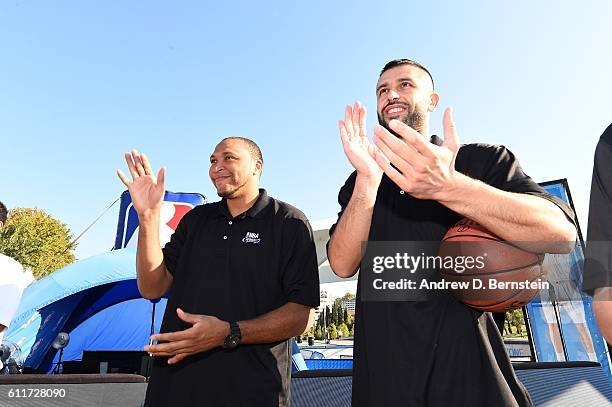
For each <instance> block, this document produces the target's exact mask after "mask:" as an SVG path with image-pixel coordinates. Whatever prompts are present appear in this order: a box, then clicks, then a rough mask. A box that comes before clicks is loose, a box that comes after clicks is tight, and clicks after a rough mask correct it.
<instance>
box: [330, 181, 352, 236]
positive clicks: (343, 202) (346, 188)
mask: <svg viewBox="0 0 612 407" xmlns="http://www.w3.org/2000/svg"><path fill="white" fill-rule="evenodd" d="M356 178H357V171H353V173H352V174H351V175H349V177H348V178H347V180H346V182H345V183H344V185H343V186H342V188H340V192H338V203H339V204H340V212H338V219H337V220H336V223H334V224H333V225H332V226H331V227H330V228H329V236H330V237H331V235H333V234H334V230H336V226H337V225H338V221H340V218H341V217H342V214H343V213H344V210H345V209H346V206H347V205H348V203H349V201H350V200H351V196H353V190H354V189H355V179H356ZM327 245H328V246H329V241H327Z"/></svg>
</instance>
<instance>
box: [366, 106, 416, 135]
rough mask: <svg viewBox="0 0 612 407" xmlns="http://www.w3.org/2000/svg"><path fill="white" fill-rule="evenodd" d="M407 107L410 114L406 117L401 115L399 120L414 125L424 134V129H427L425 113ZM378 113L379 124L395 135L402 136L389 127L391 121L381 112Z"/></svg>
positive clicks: (413, 126)
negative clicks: (386, 119)
mask: <svg viewBox="0 0 612 407" xmlns="http://www.w3.org/2000/svg"><path fill="white" fill-rule="evenodd" d="M407 108H408V110H409V112H408V115H407V116H406V117H404V118H402V117H400V118H399V119H398V120H400V121H401V122H402V123H404V124H405V125H407V126H410V127H412V128H413V129H414V130H416V131H418V132H419V133H421V134H423V130H424V129H425V115H424V114H422V113H421V112H419V111H418V110H417V109H410V108H409V107H407ZM377 115H378V124H380V125H381V126H383V127H384V128H385V129H387V130H389V132H390V133H391V134H393V135H395V136H396V137H400V136H399V134H397V133H396V132H395V131H393V130H392V129H391V128H390V127H389V122H387V121H385V119H384V118H383V116H382V115H381V114H380V113H377Z"/></svg>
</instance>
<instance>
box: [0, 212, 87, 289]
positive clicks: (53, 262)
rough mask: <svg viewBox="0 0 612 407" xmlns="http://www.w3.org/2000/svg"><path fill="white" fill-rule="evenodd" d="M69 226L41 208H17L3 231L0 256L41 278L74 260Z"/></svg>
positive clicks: (0, 238)
mask: <svg viewBox="0 0 612 407" xmlns="http://www.w3.org/2000/svg"><path fill="white" fill-rule="evenodd" d="M71 241H72V233H71V232H70V229H68V226H66V225H65V224H63V223H61V222H60V221H59V220H57V219H55V218H53V217H52V216H51V215H48V214H46V213H45V212H44V211H42V210H41V209H36V208H34V209H32V208H15V209H13V210H11V211H10V213H9V217H8V219H7V221H6V225H5V226H4V228H3V229H2V230H0V253H4V254H5V255H7V256H10V257H12V258H14V259H15V260H17V261H18V262H19V263H21V264H22V265H23V267H24V268H25V269H27V268H30V269H32V274H34V277H36V278H37V279H40V278H42V277H44V276H46V275H49V274H51V273H53V272H54V271H55V270H57V269H60V268H62V267H64V266H66V265H68V264H70V263H72V262H73V261H74V254H73V253H72V250H74V248H75V246H76V245H71V243H70V242H71Z"/></svg>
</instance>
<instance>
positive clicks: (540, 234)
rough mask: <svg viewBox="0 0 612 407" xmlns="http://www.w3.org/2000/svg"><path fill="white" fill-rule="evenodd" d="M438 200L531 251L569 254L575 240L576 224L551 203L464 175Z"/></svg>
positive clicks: (459, 175)
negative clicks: (498, 187) (503, 189)
mask: <svg viewBox="0 0 612 407" xmlns="http://www.w3.org/2000/svg"><path fill="white" fill-rule="evenodd" d="M439 201H440V203H442V204H443V205H445V206H446V207H448V208H449V209H451V210H453V211H455V212H457V213H459V214H460V215H462V216H465V217H466V218H469V219H472V220H473V221H475V222H477V223H479V224H481V225H482V226H484V227H485V228H487V229H488V230H490V231H491V232H492V233H494V234H496V235H497V236H499V237H500V238H502V239H504V240H507V241H513V242H516V243H517V244H518V245H519V246H522V247H523V248H525V249H528V250H530V251H534V252H539V253H567V252H569V251H570V250H571V248H572V247H573V243H574V241H575V239H576V229H575V227H574V225H573V224H572V223H571V222H570V221H569V220H568V219H567V218H566V216H565V214H564V213H563V211H561V209H559V208H558V207H557V206H556V205H555V204H553V203H552V202H550V201H548V200H546V199H544V198H540V197H537V196H533V195H528V194H519V193H513V192H507V191H502V190H500V189H497V188H494V187H492V186H490V185H487V184H485V183H483V182H480V181H477V180H474V179H471V178H469V177H467V176H465V175H463V174H458V175H457V180H456V182H455V183H454V186H453V187H451V188H449V189H448V190H447V191H446V192H445V194H444V195H443V197H442V198H441V199H440V200H439ZM528 242H529V243H528Z"/></svg>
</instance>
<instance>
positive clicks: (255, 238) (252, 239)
mask: <svg viewBox="0 0 612 407" xmlns="http://www.w3.org/2000/svg"><path fill="white" fill-rule="evenodd" d="M242 241H243V242H244V243H255V244H257V243H259V242H260V241H261V239H260V238H259V233H255V232H247V233H246V235H245V236H244V237H243V238H242Z"/></svg>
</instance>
